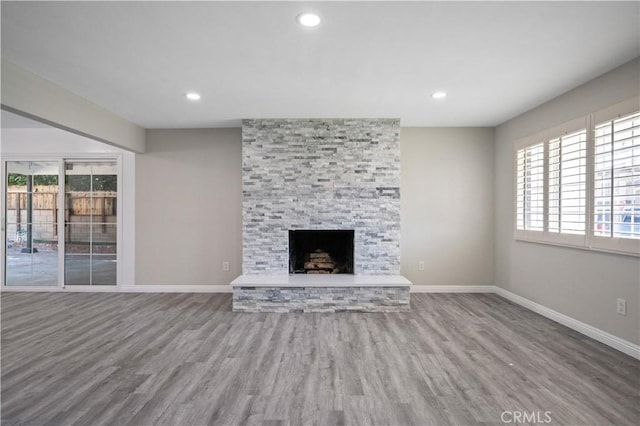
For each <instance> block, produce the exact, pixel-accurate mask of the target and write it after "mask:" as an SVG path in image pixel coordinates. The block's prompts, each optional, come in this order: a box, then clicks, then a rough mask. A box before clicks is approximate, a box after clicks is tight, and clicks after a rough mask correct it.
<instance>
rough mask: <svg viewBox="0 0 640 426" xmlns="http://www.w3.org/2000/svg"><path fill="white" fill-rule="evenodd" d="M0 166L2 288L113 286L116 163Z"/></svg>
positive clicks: (69, 161)
mask: <svg viewBox="0 0 640 426" xmlns="http://www.w3.org/2000/svg"><path fill="white" fill-rule="evenodd" d="M2 165H3V167H2V168H3V171H4V173H3V175H4V176H3V179H4V183H3V187H4V189H5V191H4V192H5V194H4V195H5V197H4V200H3V201H4V212H3V213H4V230H5V233H4V237H5V238H4V242H3V244H4V254H5V256H4V265H3V266H4V277H3V278H4V283H3V284H4V285H6V286H13V287H20V286H29V287H38V286H59V287H63V286H96V285H99V286H115V285H117V282H118V280H117V276H118V274H117V270H118V267H117V265H118V256H117V251H118V250H117V248H118V176H119V165H118V161H117V160H115V159H112V158H109V159H101V160H84V159H83V160H75V159H65V160H63V159H57V160H55V159H54V160H51V161H32V160H29V161H22V160H18V161H6V162H4V164H2ZM62 182H63V183H64V184H62Z"/></svg>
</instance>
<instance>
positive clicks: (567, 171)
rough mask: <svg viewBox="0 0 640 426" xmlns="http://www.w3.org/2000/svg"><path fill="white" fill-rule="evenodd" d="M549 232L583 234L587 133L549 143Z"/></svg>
mask: <svg viewBox="0 0 640 426" xmlns="http://www.w3.org/2000/svg"><path fill="white" fill-rule="evenodd" d="M548 167H549V213H548V229H549V232H555V233H566V234H578V235H584V234H585V228H586V223H585V218H586V209H587V130H586V129H582V130H580V131H578V132H575V133H571V134H569V135H565V136H561V137H559V138H556V139H552V140H550V141H549V166H548Z"/></svg>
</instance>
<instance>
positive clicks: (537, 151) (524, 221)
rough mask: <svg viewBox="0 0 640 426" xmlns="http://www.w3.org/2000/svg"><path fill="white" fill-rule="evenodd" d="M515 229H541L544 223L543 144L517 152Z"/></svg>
mask: <svg viewBox="0 0 640 426" xmlns="http://www.w3.org/2000/svg"><path fill="white" fill-rule="evenodd" d="M517 162H518V167H517V174H518V177H517V207H516V215H517V229H521V230H530V231H542V229H543V224H544V145H543V144H542V143H539V144H537V145H533V146H529V147H526V148H523V149H520V150H518V153H517Z"/></svg>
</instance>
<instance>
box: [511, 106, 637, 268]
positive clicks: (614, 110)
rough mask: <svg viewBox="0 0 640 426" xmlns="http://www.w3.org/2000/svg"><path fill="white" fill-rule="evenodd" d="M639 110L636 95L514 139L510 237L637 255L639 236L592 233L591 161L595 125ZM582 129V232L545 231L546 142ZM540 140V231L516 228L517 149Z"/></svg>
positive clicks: (592, 167)
mask: <svg viewBox="0 0 640 426" xmlns="http://www.w3.org/2000/svg"><path fill="white" fill-rule="evenodd" d="M638 111H640V98H639V97H634V98H631V99H629V100H627V101H624V102H620V103H617V104H615V105H612V106H610V107H607V108H604V109H602V110H599V111H597V112H594V113H591V114H587V115H585V116H582V117H579V118H576V119H574V120H571V121H568V122H566V123H563V124H561V125H558V126H555V127H552V128H550V129H546V130H544V131H541V132H538V133H536V134H533V135H531V136H527V137H525V138H522V139H519V140H517V141H516V142H515V143H514V144H513V157H512V158H513V160H512V161H513V162H512V165H513V178H512V179H513V181H512V182H513V197H514V198H513V217H512V219H513V226H512V229H513V236H514V239H515V240H517V241H527V242H534V243H543V244H550V245H558V246H564V247H573V248H580V249H586V250H592V251H602V252H608V253H616V254H624V255H630V256H640V239H631V238H619V237H605V236H597V235H594V212H595V206H594V201H595V196H594V192H595V191H594V179H595V173H594V160H595V127H596V126H597V125H599V124H602V123H603V122H606V121H610V120H615V119H616V118H620V117H623V116H625V115H629V114H633V113H634V112H638ZM582 129H586V135H587V138H586V139H587V140H586V179H585V183H586V189H585V204H586V209H585V226H584V228H585V233H584V235H581V234H569V233H562V232H550V231H549V189H550V188H549V187H550V185H549V183H550V182H549V143H550V141H552V140H554V139H557V138H560V137H562V136H565V135H570V134H572V133H575V132H577V131H580V130H582ZM540 142H542V143H543V144H544V145H543V146H544V175H543V176H544V185H543V187H544V197H543V199H544V202H543V203H544V208H543V212H544V213H543V229H542V231H533V230H523V229H518V216H517V209H518V205H517V203H518V189H519V188H518V151H520V150H522V149H525V148H527V147H530V146H534V145H537V144H539V143H540Z"/></svg>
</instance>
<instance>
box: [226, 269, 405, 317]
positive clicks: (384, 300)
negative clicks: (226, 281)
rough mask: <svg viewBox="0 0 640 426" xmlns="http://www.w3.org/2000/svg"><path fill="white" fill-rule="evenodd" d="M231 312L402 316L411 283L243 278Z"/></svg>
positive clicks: (366, 278) (237, 285)
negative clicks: (376, 313)
mask: <svg viewBox="0 0 640 426" xmlns="http://www.w3.org/2000/svg"><path fill="white" fill-rule="evenodd" d="M231 285H232V286H233V311H234V312H403V311H408V310H409V289H410V287H411V283H410V282H409V281H408V280H407V279H406V278H404V277H401V276H397V275H384V276H354V275H321V276H320V275H305V274H302V275H243V276H241V277H238V278H237V279H236V280H234V281H233V282H232V283H231Z"/></svg>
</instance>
